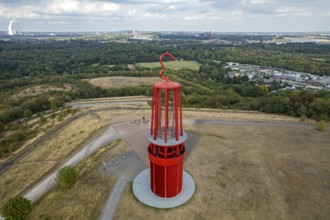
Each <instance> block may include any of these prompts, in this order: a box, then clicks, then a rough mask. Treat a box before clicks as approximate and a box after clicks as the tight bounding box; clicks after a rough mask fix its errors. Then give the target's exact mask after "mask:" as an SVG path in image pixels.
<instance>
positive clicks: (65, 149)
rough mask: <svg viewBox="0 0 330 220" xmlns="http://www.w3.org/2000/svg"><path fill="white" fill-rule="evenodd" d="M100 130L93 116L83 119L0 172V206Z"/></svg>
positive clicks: (97, 121)
mask: <svg viewBox="0 0 330 220" xmlns="http://www.w3.org/2000/svg"><path fill="white" fill-rule="evenodd" d="M100 127H101V125H100V123H99V120H98V119H97V118H95V116H93V115H87V116H84V117H82V118H80V119H79V120H76V121H74V122H73V123H71V124H69V125H68V126H66V127H65V128H64V129H63V130H61V131H60V132H59V133H58V134H57V135H55V136H53V137H51V138H50V139H48V140H47V141H45V142H44V143H43V144H42V145H41V146H39V147H38V148H37V149H35V150H34V151H32V152H31V153H29V154H28V155H26V156H25V157H24V158H23V159H21V160H20V161H19V162H18V163H17V164H16V165H15V166H13V167H11V168H10V169H8V170H6V171H5V172H3V173H1V174H0V206H2V205H3V203H4V202H5V201H6V200H7V199H9V198H10V197H13V196H15V195H17V194H19V193H21V192H23V191H24V190H25V189H27V188H28V187H29V186H30V185H32V184H33V183H34V182H35V181H37V180H38V179H39V178H40V177H42V176H43V175H44V174H45V173H47V172H48V171H49V170H51V169H52V168H53V167H55V166H56V165H57V164H59V163H60V162H62V160H63V159H65V158H67V157H68V156H69V154H70V153H72V152H73V151H75V150H76V149H78V148H79V146H80V144H81V143H82V141H84V140H85V139H87V138H88V137H89V136H91V134H93V133H94V132H95V131H96V130H98V129H99V128H100Z"/></svg>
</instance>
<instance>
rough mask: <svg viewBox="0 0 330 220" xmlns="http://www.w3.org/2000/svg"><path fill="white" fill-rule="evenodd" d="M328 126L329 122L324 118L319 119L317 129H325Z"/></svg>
mask: <svg viewBox="0 0 330 220" xmlns="http://www.w3.org/2000/svg"><path fill="white" fill-rule="evenodd" d="M326 128H327V122H326V121H324V120H321V121H319V123H317V125H316V130H318V131H325V129H326Z"/></svg>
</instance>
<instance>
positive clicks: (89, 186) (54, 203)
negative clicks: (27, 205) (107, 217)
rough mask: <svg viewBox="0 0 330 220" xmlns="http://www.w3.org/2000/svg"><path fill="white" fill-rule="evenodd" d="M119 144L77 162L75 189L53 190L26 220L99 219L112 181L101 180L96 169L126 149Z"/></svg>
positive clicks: (111, 178)
mask: <svg viewBox="0 0 330 220" xmlns="http://www.w3.org/2000/svg"><path fill="white" fill-rule="evenodd" d="M118 142H119V141H117V142H113V143H112V144H110V145H109V146H107V147H104V148H101V149H100V150H99V151H98V152H96V153H95V154H94V155H92V156H91V157H89V158H88V159H86V160H84V161H82V162H80V163H79V164H78V165H77V167H76V169H77V170H78V172H79V174H80V179H79V180H78V182H77V183H76V184H75V185H74V187H73V188H71V189H67V190H63V189H60V188H57V187H54V188H53V189H52V190H51V191H50V192H49V193H48V194H47V195H46V196H44V197H43V198H42V199H41V200H40V201H38V202H37V203H36V204H35V206H34V207H33V211H32V213H31V214H30V216H29V219H31V220H32V219H33V220H37V219H46V218H49V219H59V220H62V219H79V220H80V219H98V217H99V215H100V214H101V211H102V208H103V206H104V204H105V202H106V200H107V198H108V196H109V194H110V192H111V188H112V186H113V184H114V182H115V177H110V176H102V175H100V174H98V173H97V171H96V169H97V167H99V166H101V165H102V161H104V160H107V159H109V158H111V157H113V156H115V155H118V154H121V153H122V152H125V151H127V150H128V149H129V148H128V146H127V144H126V143H125V142H124V141H121V142H120V143H119V144H118Z"/></svg>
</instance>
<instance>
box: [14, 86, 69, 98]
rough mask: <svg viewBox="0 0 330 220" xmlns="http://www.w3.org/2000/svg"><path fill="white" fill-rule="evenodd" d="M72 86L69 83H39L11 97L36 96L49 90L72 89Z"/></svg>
mask: <svg viewBox="0 0 330 220" xmlns="http://www.w3.org/2000/svg"><path fill="white" fill-rule="evenodd" d="M72 90H74V87H73V86H72V85H70V84H64V85H62V86H53V85H40V86H34V87H31V88H27V89H24V90H22V91H20V92H18V93H16V94H14V95H12V96H11V98H13V99H17V98H23V97H26V96H36V95H40V94H42V93H45V92H49V91H72Z"/></svg>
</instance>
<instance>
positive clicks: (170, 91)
mask: <svg viewBox="0 0 330 220" xmlns="http://www.w3.org/2000/svg"><path fill="white" fill-rule="evenodd" d="M164 56H169V57H170V58H171V59H172V60H175V58H174V57H173V56H172V55H171V54H169V53H164V54H162V55H161V56H160V63H161V65H162V67H163V68H162V70H161V71H160V78H161V79H163V80H165V81H162V82H158V83H156V84H154V86H153V92H152V103H151V126H150V134H148V135H147V138H148V141H149V147H148V153H149V160H150V183H151V184H150V185H151V190H152V191H153V192H154V193H155V194H156V195H157V196H160V197H163V198H170V197H174V196H176V195H178V194H179V193H180V192H181V190H182V174H183V160H184V153H185V146H184V142H185V140H186V137H187V136H186V134H185V133H184V131H183V127H182V103H181V84H180V83H177V82H170V81H169V79H168V76H166V77H163V75H162V74H163V72H164V71H165V67H164V65H163V62H162V59H163V57H164Z"/></svg>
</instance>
